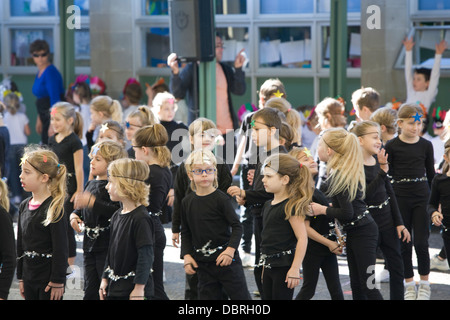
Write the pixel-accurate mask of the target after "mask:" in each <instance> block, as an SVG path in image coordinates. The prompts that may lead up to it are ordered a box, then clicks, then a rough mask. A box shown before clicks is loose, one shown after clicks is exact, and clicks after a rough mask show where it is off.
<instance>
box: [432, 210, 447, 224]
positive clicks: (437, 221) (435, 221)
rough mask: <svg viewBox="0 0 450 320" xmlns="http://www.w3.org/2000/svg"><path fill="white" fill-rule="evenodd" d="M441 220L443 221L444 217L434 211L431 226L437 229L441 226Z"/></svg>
mask: <svg viewBox="0 0 450 320" xmlns="http://www.w3.org/2000/svg"><path fill="white" fill-rule="evenodd" d="M442 219H444V216H443V215H442V213H440V212H439V211H435V212H433V214H432V215H431V222H433V224H434V225H435V226H437V227H439V226H440V225H441V224H442Z"/></svg>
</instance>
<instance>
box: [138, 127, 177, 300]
mask: <svg viewBox="0 0 450 320" xmlns="http://www.w3.org/2000/svg"><path fill="white" fill-rule="evenodd" d="M168 140H169V137H168V135H167V131H166V129H165V128H164V127H163V125H161V124H159V123H157V124H154V125H151V126H146V127H143V128H141V129H139V130H138V131H137V132H136V133H135V134H134V137H133V140H132V144H133V149H134V153H135V157H136V159H137V160H142V161H144V162H145V163H147V164H148V166H149V170H150V174H149V176H148V177H147V179H146V182H147V183H148V184H149V185H150V194H149V203H150V204H149V205H148V206H147V210H148V211H149V214H150V215H151V217H152V219H153V224H154V227H155V231H154V236H155V244H154V257H155V258H154V263H153V281H154V285H155V293H154V297H153V299H154V300H168V299H169V298H168V297H167V294H166V292H165V290H164V283H163V272H164V248H165V247H166V235H165V233H164V227H163V226H162V222H161V220H163V219H164V220H168V217H167V215H168V214H169V213H168V210H167V207H168V206H169V201H170V203H172V202H173V182H172V172H171V171H170V169H169V166H170V159H171V155H170V151H169V149H168V148H167V147H166V144H167V141H168Z"/></svg>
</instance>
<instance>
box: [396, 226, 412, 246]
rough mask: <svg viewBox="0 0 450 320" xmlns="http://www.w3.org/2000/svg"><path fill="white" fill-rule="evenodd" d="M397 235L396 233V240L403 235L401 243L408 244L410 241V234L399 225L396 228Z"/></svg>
mask: <svg viewBox="0 0 450 320" xmlns="http://www.w3.org/2000/svg"><path fill="white" fill-rule="evenodd" d="M397 233H398V238H399V239H402V234H403V239H402V241H403V242H406V243H408V242H410V241H411V234H410V233H409V231H408V229H406V227H405V226H404V225H400V226H397Z"/></svg>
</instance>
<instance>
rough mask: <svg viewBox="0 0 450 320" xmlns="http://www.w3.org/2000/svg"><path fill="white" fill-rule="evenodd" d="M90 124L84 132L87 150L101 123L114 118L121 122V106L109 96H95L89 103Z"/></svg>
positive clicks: (96, 135)
mask: <svg viewBox="0 0 450 320" xmlns="http://www.w3.org/2000/svg"><path fill="white" fill-rule="evenodd" d="M90 110H91V125H90V127H89V129H88V131H87V132H86V140H87V145H88V147H89V150H90V149H91V147H92V146H93V145H94V142H95V141H97V138H98V135H99V131H100V127H101V124H102V123H103V122H105V121H106V120H114V121H117V122H119V123H122V121H123V120H122V106H121V104H120V102H119V101H118V100H114V99H112V98H111V97H109V96H104V95H102V96H97V97H95V98H94V99H92V101H91V104H90Z"/></svg>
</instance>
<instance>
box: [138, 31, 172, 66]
mask: <svg viewBox="0 0 450 320" xmlns="http://www.w3.org/2000/svg"><path fill="white" fill-rule="evenodd" d="M143 37H144V44H145V45H144V55H143V64H144V66H146V67H152V68H163V67H167V57H168V56H169V54H170V30H169V28H147V29H144V35H143Z"/></svg>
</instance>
